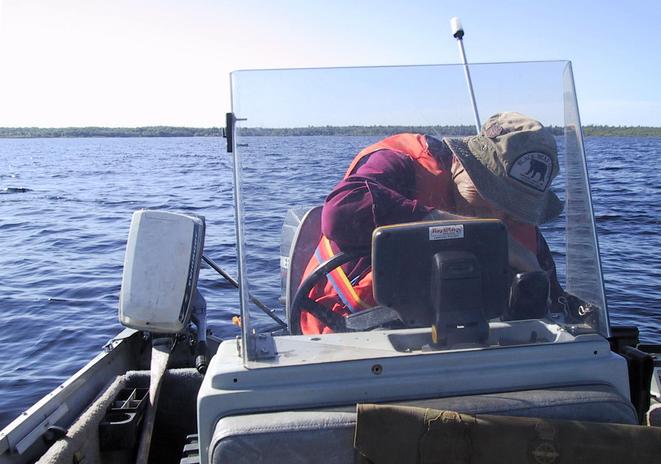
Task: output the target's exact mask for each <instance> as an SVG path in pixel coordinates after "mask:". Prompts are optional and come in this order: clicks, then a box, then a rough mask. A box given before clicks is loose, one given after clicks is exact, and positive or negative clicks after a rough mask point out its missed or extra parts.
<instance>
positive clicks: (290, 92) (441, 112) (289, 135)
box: [231, 61, 609, 365]
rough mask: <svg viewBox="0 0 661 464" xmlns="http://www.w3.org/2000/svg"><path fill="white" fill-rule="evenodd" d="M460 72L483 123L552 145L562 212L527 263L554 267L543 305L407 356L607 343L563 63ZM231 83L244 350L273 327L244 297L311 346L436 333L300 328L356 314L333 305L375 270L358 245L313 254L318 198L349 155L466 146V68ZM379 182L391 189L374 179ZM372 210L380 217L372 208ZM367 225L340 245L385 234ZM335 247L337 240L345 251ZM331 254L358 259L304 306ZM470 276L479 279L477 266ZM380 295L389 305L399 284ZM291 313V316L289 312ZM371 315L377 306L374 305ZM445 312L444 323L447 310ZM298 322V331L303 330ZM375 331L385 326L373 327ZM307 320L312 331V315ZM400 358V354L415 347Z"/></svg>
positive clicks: (310, 72) (283, 73)
mask: <svg viewBox="0 0 661 464" xmlns="http://www.w3.org/2000/svg"><path fill="white" fill-rule="evenodd" d="M470 69H471V75H472V78H473V86H474V90H475V97H476V101H477V106H478V110H479V115H480V117H481V121H482V122H484V121H485V120H486V119H487V118H488V117H489V116H490V115H492V114H495V113H499V112H503V111H516V112H519V113H523V114H525V115H528V116H531V117H533V118H535V119H537V120H539V121H540V122H541V123H542V124H543V125H544V126H546V127H547V128H549V129H550V130H551V131H552V132H553V134H554V136H555V139H556V143H557V147H558V162H559V167H560V171H559V174H558V175H557V177H556V178H555V179H554V180H553V182H552V185H551V189H552V191H553V192H555V193H556V195H557V196H558V197H559V198H560V200H561V201H562V202H563V203H564V211H563V213H562V214H561V215H560V216H559V217H557V218H556V219H553V220H552V221H550V222H547V223H545V224H542V225H541V226H540V227H539V231H540V232H541V236H543V237H544V239H545V241H546V242H547V243H548V247H549V249H550V253H547V254H546V255H545V258H544V259H542V258H541V255H542V253H541V251H540V246H541V245H540V244H539V240H538V239H536V241H537V243H536V244H533V245H532V247H537V248H535V250H536V251H535V253H536V255H537V256H538V257H540V258H539V259H540V260H544V261H545V266H546V267H545V269H546V270H547V271H548V268H549V262H550V263H551V265H552V263H553V262H554V263H555V267H556V274H557V284H559V286H560V287H559V289H558V288H555V289H553V288H551V290H550V291H548V290H546V289H545V288H544V286H543V285H542V288H544V289H543V290H540V291H542V292H548V293H545V295H548V296H547V297H544V298H542V300H541V301H543V302H542V303H537V306H538V307H536V308H533V309H532V310H528V311H526V310H519V312H518V313H517V312H516V311H514V310H513V309H511V308H510V309H507V310H506V311H505V312H506V313H507V317H505V316H504V315H503V314H492V313H489V314H488V315H486V316H485V318H486V319H487V321H486V323H487V324H488V334H487V336H486V338H485V336H480V337H478V338H479V340H475V343H471V342H470V340H468V342H467V340H464V339H461V337H459V338H458V340H460V341H461V342H462V343H458V344H455V345H454V346H452V345H445V346H439V345H438V343H436V339H434V338H433V337H432V340H434V343H429V344H427V343H425V342H421V343H420V346H418V347H417V348H416V347H414V349H413V351H416V349H418V348H419V351H420V352H421V353H424V352H427V351H429V350H435V349H436V350H443V349H446V350H451V349H464V348H467V347H468V348H471V347H472V348H475V347H477V348H489V349H491V348H494V349H496V348H499V347H501V346H512V345H517V344H520V345H526V344H531V343H561V342H571V341H573V340H575V338H576V336H578V335H580V334H581V333H590V332H594V333H599V334H601V335H603V336H608V335H609V328H608V317H607V307H606V301H605V296H604V289H603V281H602V275H601V266H600V259H599V249H598V244H597V238H596V234H595V227H594V220H593V214H592V205H591V198H590V190H589V183H588V176H587V171H586V164H585V155H584V152H583V142H582V135H581V129H580V119H579V113H578V107H577V100H576V95H575V90H574V83H573V76H572V71H571V64H570V63H569V62H565V61H554V62H529V63H496V64H473V65H471V67H470ZM231 82H232V111H233V113H234V116H235V117H236V118H237V123H236V127H235V130H234V133H235V140H234V145H235V146H234V160H235V182H236V187H237V190H236V191H237V195H236V206H237V221H238V222H237V234H238V237H237V239H238V250H239V253H240V260H239V267H240V280H241V285H242V286H243V291H242V293H241V300H242V301H241V307H242V324H243V327H242V329H243V339H244V340H249V339H250V338H251V337H254V334H259V333H263V332H271V331H273V330H274V324H273V320H272V319H271V318H270V317H268V316H267V315H265V314H264V311H263V310H262V309H260V308H259V307H258V306H256V305H255V303H254V302H253V301H252V299H251V297H254V298H256V299H258V300H259V301H261V302H262V303H264V304H265V305H266V306H268V307H270V308H275V309H276V312H277V313H278V314H279V316H280V317H281V318H282V319H283V320H287V319H289V320H288V323H289V324H290V326H292V327H290V329H291V330H290V332H291V333H293V334H299V333H301V332H303V333H304V334H307V336H315V335H316V333H315V330H316V329H315V330H312V331H310V327H313V329H314V327H317V328H318V327H327V328H326V329H323V331H325V332H333V331H335V332H337V331H338V330H346V331H348V332H356V331H358V332H361V331H363V332H364V331H372V332H375V333H376V332H379V331H380V333H382V331H384V330H387V331H389V332H388V333H389V334H393V333H394V334H395V335H396V334H397V333H398V332H397V331H398V330H401V331H403V332H401V333H409V332H410V331H412V330H414V331H416V330H417V331H419V332H420V333H424V334H432V332H433V331H434V330H433V329H432V327H430V326H429V324H428V326H427V327H424V325H425V324H427V322H428V321H427V322H424V323H422V324H417V326H415V327H411V326H407V324H406V323H405V322H406V321H401V320H400V321H394V322H393V321H392V320H390V319H392V317H391V316H392V314H390V316H389V315H388V313H387V311H386V312H381V313H378V314H377V316H376V319H375V320H376V322H374V321H372V323H365V322H364V321H363V322H360V321H358V322H356V323H355V324H354V323H353V322H352V323H351V324H354V325H351V324H350V325H351V327H350V328H346V324H345V322H344V321H342V320H341V321H340V322H339V323H340V325H341V326H342V327H344V328H343V329H337V327H336V326H334V325H333V324H334V323H336V322H338V321H337V318H335V316H334V315H331V316H329V319H328V320H325V322H324V323H323V324H321V325H319V324H317V325H315V324H309V322H310V321H311V320H313V319H310V315H311V314H317V313H315V312H314V311H321V312H323V311H324V310H329V311H331V312H334V313H335V315H339V317H340V318H341V319H342V318H345V316H346V315H347V314H350V313H359V312H361V311H363V310H364V307H358V308H356V310H355V311H353V309H352V308H350V309H352V310H351V311H349V310H347V306H350V304H351V303H352V302H351V301H349V302H347V301H345V300H344V299H343V298H342V296H343V295H344V293H343V292H345V293H346V294H348V295H349V296H350V295H351V291H352V290H351V288H349V287H351V286H353V287H356V286H360V285H363V287H364V286H365V281H364V280H361V279H364V277H365V275H366V273H369V272H370V270H371V268H370V263H371V262H372V261H371V260H372V259H374V256H371V253H372V249H371V248H369V247H368V249H367V250H366V249H365V247H364V246H362V245H364V244H361V247H358V246H357V247H352V246H351V243H343V244H342V246H340V245H339V244H338V243H336V242H333V241H332V240H329V243H327V244H326V248H324V246H322V245H324V243H322V242H323V237H322V240H321V241H320V234H321V229H323V228H325V227H328V226H329V223H330V222H332V221H331V219H332V218H330V216H329V215H330V214H331V213H330V212H329V211H328V210H326V211H324V209H322V207H324V201H325V199H326V198H327V196H328V195H329V194H331V192H334V189H336V188H337V186H338V184H339V183H340V181H342V180H343V178H344V176H345V172H346V171H347V169H348V167H349V165H350V164H351V162H352V160H354V158H355V157H356V155H357V154H358V153H359V152H360V151H361V150H363V149H364V148H365V147H368V146H370V145H372V144H374V143H376V142H379V141H381V140H383V139H384V138H385V137H387V136H390V135H393V134H399V133H419V134H424V135H426V136H431V137H433V138H435V139H437V140H442V139H443V137H444V136H468V135H472V134H475V133H476V128H475V118H474V115H473V110H472V106H471V102H470V99H469V95H468V91H467V86H466V82H465V77H464V69H463V67H462V66H461V65H426V66H401V67H365V68H324V69H293V70H255V71H237V72H234V73H232V76H231ZM424 140H426V141H428V140H429V138H428V137H425V138H424ZM433 156H436V154H433ZM412 162H414V163H416V162H417V161H415V160H413V161H412ZM404 164H406V163H404ZM406 165H407V166H408V164H406ZM405 167H406V166H405ZM525 168H528V170H529V172H528V174H531V173H532V175H534V174H535V173H534V169H535V166H533V165H532V163H530V164H528V165H526V166H525ZM537 168H539V166H537ZM354 172H355V169H354ZM372 174H373V173H372ZM539 175H540V176H541V175H542V174H541V173H540V174H539ZM377 177H378V176H377ZM404 177H405V176H404ZM448 178H449V173H448ZM373 181H374V179H373V178H370V179H369V181H366V184H365V185H366V187H365V189H362V190H361V189H357V190H355V191H349V193H347V195H348V196H349V198H350V199H351V198H353V199H354V200H355V199H356V198H357V199H358V200H364V198H362V197H361V195H370V194H373V198H371V200H369V201H373V202H375V203H376V202H379V201H381V197H379V195H381V194H377V193H375V192H371V191H370V187H369V185H368V184H369V183H370V182H373ZM377 181H378V179H377ZM400 181H401V179H400ZM400 181H398V182H400ZM444 182H451V180H450V181H448V179H446V180H445V181H444ZM383 183H385V184H387V183H388V181H387V180H383ZM386 187H388V188H389V189H391V190H394V191H395V193H394V195H396V196H402V197H404V198H405V199H408V200H411V199H413V197H414V196H415V192H413V190H415V188H417V187H411V186H402V185H401V184H397V185H396V186H393V185H386ZM352 195H353V196H354V197H355V198H354V197H351V196H352ZM349 203H350V202H349ZM358 203H360V202H358ZM361 204H363V206H364V203H361ZM315 208H316V209H315ZM374 208H382V207H381V206H378V205H377V206H374ZM448 209H452V208H451V207H449V208H448ZM450 212H452V211H450ZM375 215H376V213H375ZM378 216H379V218H376V216H375V219H374V221H375V222H378V221H382V223H381V224H372V225H371V226H369V225H368V226H366V225H365V222H364V221H362V222H361V221H358V220H356V221H355V224H354V223H353V222H352V221H346V222H347V224H343V227H344V226H346V227H348V228H349V229H350V228H351V227H356V228H358V227H360V228H361V229H360V230H355V231H350V232H351V233H350V234H349V237H351V236H352V234H353V233H354V232H355V237H359V236H363V237H364V236H365V233H367V234H371V233H372V230H368V231H365V230H364V228H365V227H368V228H370V229H373V228H374V225H377V226H386V225H391V224H392V221H390V222H389V220H388V219H387V217H388V214H383V211H381V213H379V214H378ZM322 217H323V220H324V224H322V221H321V218H322ZM397 217H398V218H400V220H398V221H397V222H407V221H401V215H400V216H397ZM384 218H385V219H384ZM346 236H347V234H345V235H344V237H345V238H343V240H349V241H350V238H349V239H347V238H346ZM354 248H356V249H354ZM358 248H360V250H358ZM529 248H530V247H529ZM340 251H349V252H357V254H356V256H353V258H352V260H351V261H350V262H349V264H347V265H345V266H344V267H341V268H340V269H343V270H344V274H338V273H336V272H334V271H332V269H330V268H329V269H326V271H328V273H327V272H326V271H323V272H321V273H317V274H318V278H317V281H315V282H313V286H312V289H311V290H307V289H304V290H305V292H303V293H304V294H302V295H298V298H297V290H300V289H301V288H300V286H301V284H302V283H304V282H305V281H306V278H307V277H309V276H310V274H311V273H312V271H313V270H314V268H315V267H316V266H317V265H318V264H320V263H323V262H324V261H326V260H328V259H332V258H333V257H335V256H336V255H337V254H338V253H339V252H340ZM350 258H351V257H350ZM425 259H426V258H425ZM477 259H478V261H479V260H480V259H483V257H481V256H478V258H477ZM358 260H362V261H361V262H362V263H363V268H362V269H358V274H356V275H351V272H354V274H355V271H356V269H357V268H356V266H358V265H357V264H356V263H357V261H358ZM549 260H550V261H549ZM311 261H314V262H312V263H311ZM389 263H390V264H389V265H391V266H396V265H397V263H394V264H393V262H389ZM481 265H482V266H486V264H485V263H483V262H481ZM352 266H353V267H352ZM358 267H360V266H358ZM425 269H430V268H429V267H426V268H425ZM429 272H431V271H429ZM516 274H517V272H516V269H512V270H511V272H510V277H508V278H509V279H510V280H511V279H513V278H514V277H515V276H516ZM519 274H520V273H519ZM546 274H547V275H549V272H546ZM345 277H346V279H345ZM418 277H420V279H422V278H423V276H418ZM424 279H426V280H425V282H427V281H429V279H430V277H429V276H428V275H427V276H424ZM553 280H554V278H553V277H551V280H550V281H549V282H550V286H551V287H553V286H554V283H553ZM361 282H362V284H361ZM469 284H470V282H468V283H467V285H469ZM343 285H344V288H343ZM367 285H368V284H367ZM462 285H463V283H462ZM507 285H508V290H507V304H508V305H509V304H513V303H512V301H511V300H512V298H513V297H512V293H516V292H513V291H512V288H510V287H509V285H510V282H508V284H507ZM531 285H532V287H528V288H527V290H526V288H524V287H522V288H523V290H521V291H519V292H518V293H517V295H518V294H519V293H525V291H528V292H529V291H530V288H532V289H535V288H538V287H535V285H536V284H535V283H534V282H533V284H531ZM347 286H349V287H347ZM353 287H352V288H353ZM437 287H438V285H436V287H434V288H437ZM444 288H445V289H444V290H443V291H444V292H446V294H447V292H448V291H451V289H452V288H462V289H464V290H463V291H467V290H466V289H467V288H468V289H470V288H471V287H470V286H468V287H461V286H459V287H452V286H448V287H444ZM315 289H316V293H315ZM448 289H450V290H448ZM362 290H363V291H364V290H365V289H364V288H363V289H362ZM390 290H391V291H392V293H394V294H395V295H396V294H397V292H398V283H397V281H394V283H393V284H392V286H391V288H390ZM324 292H326V293H324ZM347 292H348V293H347ZM501 293H502V292H501ZM365 295H366V294H365V293H362V294H360V295H358V300H360V301H361V302H362V303H365V302H364V301H362V300H366V301H367V300H369V298H367V299H366V298H365ZM361 296H362V300H361ZM324 297H328V298H330V299H328V298H327V299H324ZM532 298H533V300H535V298H536V300H535V301H538V302H539V301H540V300H539V295H532ZM310 299H311V300H313V302H314V303H317V304H318V305H321V308H319V307H317V309H316V310H314V311H313V310H312V309H310V308H309V307H308V306H306V305H309V304H310V303H309V300H310ZM544 300H545V301H544ZM449 301H452V300H449ZM329 302H330V303H329ZM294 303H295V304H296V306H297V307H292V305H293V304H294ZM379 303H383V302H379ZM540 305H542V306H543V307H542V308H540V307H539V306H540ZM364 306H370V305H369V304H365V305H364ZM378 306H381V307H383V305H382V304H381V305H378ZM524 306H525V305H524ZM324 308H325V309H324ZM333 308H334V310H333ZM435 308H436V307H435ZM445 308H446V310H447V304H446V306H445ZM386 309H387V308H386ZM451 309H452V308H450V310H451ZM436 310H437V309H436ZM432 311H434V309H432ZM301 314H303V315H304V316H301ZM301 317H304V318H307V319H306V321H304V322H305V324H304V323H303V322H301ZM379 318H382V319H384V320H386V323H383V324H379V323H378V320H379ZM389 318H390V319H389ZM430 318H431V319H430V320H431V321H436V320H437V319H434V317H433V315H432V316H430ZM317 319H318V320H321V319H323V315H321V316H319V317H317ZM353 319H355V318H353ZM404 319H405V318H404ZM423 319H424V318H423ZM388 321H389V322H388ZM418 322H420V321H419V320H418ZM361 324H362V325H361ZM370 324H371V325H370ZM414 325H415V324H414ZM328 327H330V328H328ZM333 327H335V328H336V329H337V330H333ZM406 331H408V332H406ZM279 333H282V332H279ZM389 340H391V341H393V340H395V341H394V342H393V347H394V350H395V351H397V350H398V347H397V343H396V340H397V338H396V337H394V338H393V337H390V338H389ZM425 340H427V338H425ZM503 340H507V341H506V342H503ZM248 345H249V344H248V343H246V344H244V346H248ZM250 346H252V347H253V348H252V349H249V348H245V349H244V357H245V358H246V359H245V361H246V363H247V364H248V365H250V363H251V361H252V360H254V359H255V358H256V357H258V356H257V355H256V354H255V346H257V347H259V345H255V344H252V345H250ZM400 348H401V347H400ZM402 350H403V351H408V352H410V351H412V348H411V347H404V348H402ZM257 351H259V348H257ZM311 362H312V361H311Z"/></svg>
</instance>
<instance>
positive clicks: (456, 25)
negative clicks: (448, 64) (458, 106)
mask: <svg viewBox="0 0 661 464" xmlns="http://www.w3.org/2000/svg"><path fill="white" fill-rule="evenodd" d="M450 28H451V29H452V36H453V37H454V38H455V39H457V44H458V45H459V54H460V55H461V62H462V63H463V64H464V74H465V75H466V83H467V84H468V93H469V94H470V97H471V103H472V104H473V116H475V129H476V130H477V133H478V134H479V133H480V127H481V124H480V115H479V114H478V112H477V103H476V102H475V93H474V92H473V82H472V81H471V73H470V69H468V61H467V60H466V52H465V51H464V41H463V38H464V28H463V27H462V26H461V21H460V20H459V18H457V17H456V16H455V17H454V18H452V19H451V20H450Z"/></svg>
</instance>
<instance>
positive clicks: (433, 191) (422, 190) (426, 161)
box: [301, 134, 454, 334]
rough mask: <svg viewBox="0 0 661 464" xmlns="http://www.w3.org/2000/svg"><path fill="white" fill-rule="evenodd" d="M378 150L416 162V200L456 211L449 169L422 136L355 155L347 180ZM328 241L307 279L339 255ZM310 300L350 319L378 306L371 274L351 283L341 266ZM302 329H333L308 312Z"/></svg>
mask: <svg viewBox="0 0 661 464" xmlns="http://www.w3.org/2000/svg"><path fill="white" fill-rule="evenodd" d="M379 150H392V151H395V152H397V153H401V154H403V155H406V156H408V157H409V158H411V159H413V160H415V161H416V164H415V183H416V185H415V189H413V191H414V198H413V200H418V201H419V202H421V203H422V204H424V205H425V206H430V207H432V208H436V209H440V210H443V211H448V210H451V209H452V208H453V205H454V201H453V199H452V191H451V190H450V186H451V181H450V175H449V170H447V169H444V168H443V167H441V165H440V164H439V162H438V161H437V159H436V158H435V157H434V156H433V155H432V154H431V153H430V151H429V147H428V145H427V140H426V138H425V136H424V135H422V134H397V135H393V136H390V137H388V138H386V139H384V140H381V141H380V142H377V143H375V144H373V145H370V146H369V147H367V148H365V149H363V150H361V151H360V153H358V155H356V157H355V158H354V160H353V161H352V162H351V164H350V165H349V169H347V172H346V173H345V174H344V178H345V179H346V178H347V177H349V176H350V175H352V174H353V173H354V171H355V170H356V167H357V166H358V164H359V163H360V162H361V160H363V159H364V158H365V157H366V156H369V155H371V154H372V153H374V152H376V151H379ZM333 248H334V245H333V244H332V243H331V241H330V240H328V238H326V237H325V236H322V238H321V240H320V241H319V244H318V246H317V249H316V250H315V253H314V255H313V256H312V258H311V259H310V262H309V263H308V266H307V268H306V270H305V273H304V276H307V275H308V274H310V273H311V272H312V271H313V270H314V269H315V268H316V267H317V266H318V265H319V264H321V263H323V262H324V261H326V260H328V259H330V258H332V257H333V256H334V255H335V254H336V253H337V251H338V250H337V248H336V249H335V250H334V249H333ZM309 296H310V298H312V299H313V300H315V301H317V302H318V303H320V304H322V305H323V306H325V307H327V308H329V309H331V310H332V311H333V312H336V313H338V314H342V315H343V316H348V315H349V314H351V313H354V312H356V311H360V310H362V309H366V308H369V307H371V306H375V305H376V302H375V300H374V295H373V293H372V272H371V271H370V272H368V273H366V274H365V275H364V276H363V277H362V278H360V279H359V280H358V281H357V282H350V281H349V278H348V277H347V275H346V273H345V272H344V270H343V269H342V268H341V267H338V268H336V269H334V270H333V271H331V272H330V273H328V274H327V275H326V282H320V283H319V284H318V285H317V286H316V287H314V288H313V289H312V290H311V291H310V295H309ZM301 329H302V331H303V333H304V334H318V333H330V332H332V330H331V329H330V327H327V326H326V325H325V324H323V323H322V322H321V321H319V320H318V319H317V318H316V317H314V316H313V315H312V314H310V313H309V312H307V311H302V312H301Z"/></svg>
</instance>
